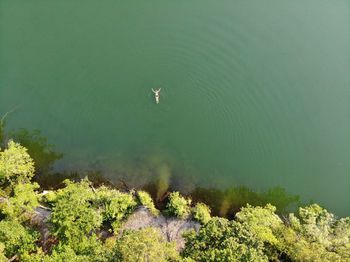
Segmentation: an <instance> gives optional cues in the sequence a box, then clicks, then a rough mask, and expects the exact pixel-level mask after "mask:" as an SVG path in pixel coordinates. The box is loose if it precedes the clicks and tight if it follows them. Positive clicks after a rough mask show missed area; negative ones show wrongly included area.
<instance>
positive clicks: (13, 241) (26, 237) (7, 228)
mask: <svg viewBox="0 0 350 262" xmlns="http://www.w3.org/2000/svg"><path fill="white" fill-rule="evenodd" d="M38 237H39V233H37V232H35V231H33V230H31V229H28V228H25V227H23V226H22V225H21V224H20V223H19V222H18V221H16V220H2V221H0V243H3V244H4V247H5V248H4V251H3V252H4V255H5V256H6V257H8V258H11V257H13V256H14V255H17V256H18V257H19V258H21V257H22V256H24V255H25V254H28V253H29V252H30V251H33V250H36V249H37V247H36V245H35V241H36V240H37V239H38Z"/></svg>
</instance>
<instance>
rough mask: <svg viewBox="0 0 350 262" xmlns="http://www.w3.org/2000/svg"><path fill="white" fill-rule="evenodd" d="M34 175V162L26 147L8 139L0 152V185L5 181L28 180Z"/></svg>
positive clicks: (12, 182)
mask: <svg viewBox="0 0 350 262" xmlns="http://www.w3.org/2000/svg"><path fill="white" fill-rule="evenodd" d="M33 176H34V162H33V159H32V158H31V157H30V156H29V154H28V153H27V149H26V148H25V147H23V146H21V145H20V144H18V143H15V142H13V141H12V140H10V141H9V142H8V146H7V149H5V150H4V151H3V152H0V185H1V184H4V183H6V182H9V183H11V184H14V183H17V182H29V181H30V179H31V178H32V177H33Z"/></svg>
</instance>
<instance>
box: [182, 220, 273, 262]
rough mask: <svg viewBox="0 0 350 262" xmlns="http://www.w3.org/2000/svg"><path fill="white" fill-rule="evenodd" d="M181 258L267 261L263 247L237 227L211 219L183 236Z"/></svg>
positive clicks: (224, 221) (236, 225) (233, 223)
mask: <svg viewBox="0 0 350 262" xmlns="http://www.w3.org/2000/svg"><path fill="white" fill-rule="evenodd" d="M184 238H185V240H186V244H185V248H184V249H183V251H182V256H183V257H184V258H190V259H193V260H195V261H227V262H229V261H252V262H253V261H254V262H255V261H266V262H267V261H268V258H267V256H266V255H265V254H264V252H263V244H262V243H261V241H259V240H258V239H256V238H255V237H254V235H253V234H250V233H249V232H248V231H247V230H246V229H245V228H244V227H243V226H242V225H241V224H240V223H238V222H235V221H233V222H229V221H228V220H227V219H225V218H217V217H214V218H212V219H211V220H210V221H209V222H208V223H207V224H204V225H202V226H201V227H200V229H199V232H198V233H196V232H195V231H194V230H192V231H190V232H186V233H184Z"/></svg>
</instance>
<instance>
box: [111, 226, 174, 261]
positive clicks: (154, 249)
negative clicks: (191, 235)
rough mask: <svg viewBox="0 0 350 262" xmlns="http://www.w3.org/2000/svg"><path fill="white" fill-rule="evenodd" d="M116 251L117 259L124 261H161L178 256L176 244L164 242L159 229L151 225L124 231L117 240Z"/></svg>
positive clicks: (172, 259)
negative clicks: (137, 229)
mask: <svg viewBox="0 0 350 262" xmlns="http://www.w3.org/2000/svg"><path fill="white" fill-rule="evenodd" d="M116 251H117V258H118V259H120V260H118V261H124V262H135V261H138V262H148V261H152V262H158V261H159V262H163V261H176V260H177V259H178V258H179V254H178V252H177V250H176V244H175V243H173V242H172V243H169V242H166V241H165V239H164V237H163V236H162V235H161V233H160V229H158V228H157V229H156V228H152V227H148V228H143V229H141V230H139V231H136V230H127V231H125V232H124V233H123V236H122V237H121V238H120V239H119V240H118V241H117V247H116Z"/></svg>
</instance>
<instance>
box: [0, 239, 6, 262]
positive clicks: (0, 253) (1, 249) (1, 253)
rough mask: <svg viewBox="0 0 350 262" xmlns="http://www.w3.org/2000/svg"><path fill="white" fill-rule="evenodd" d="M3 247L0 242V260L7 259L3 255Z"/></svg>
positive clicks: (3, 261)
mask: <svg viewBox="0 0 350 262" xmlns="http://www.w3.org/2000/svg"><path fill="white" fill-rule="evenodd" d="M4 249H5V245H4V244H3V243H0V262H6V261H8V259H7V257H5V254H4Z"/></svg>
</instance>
